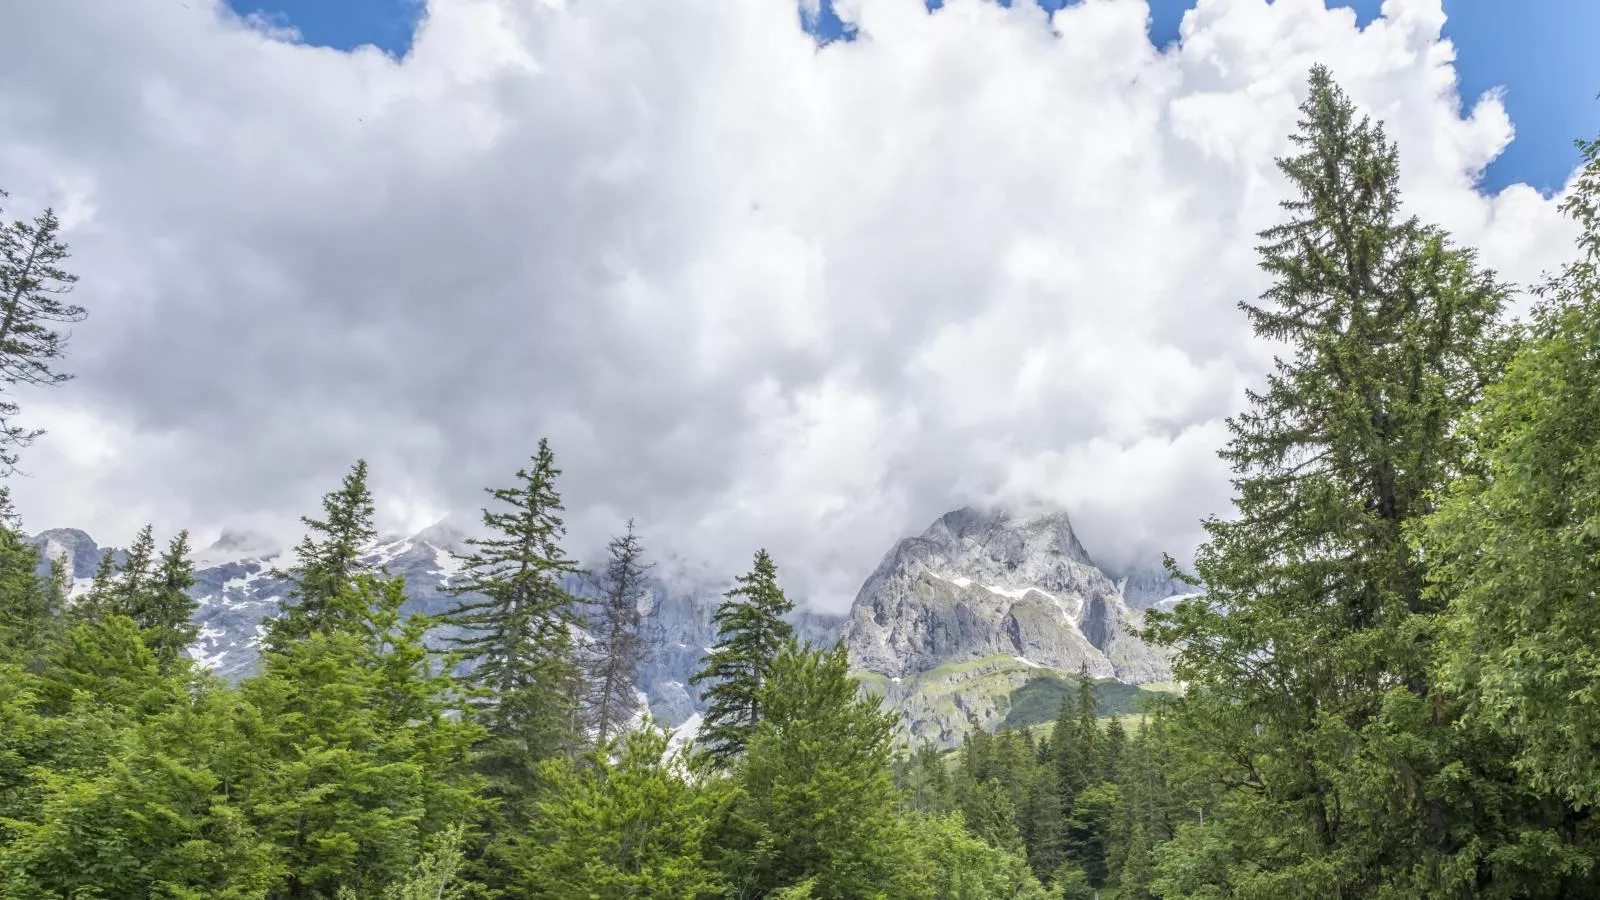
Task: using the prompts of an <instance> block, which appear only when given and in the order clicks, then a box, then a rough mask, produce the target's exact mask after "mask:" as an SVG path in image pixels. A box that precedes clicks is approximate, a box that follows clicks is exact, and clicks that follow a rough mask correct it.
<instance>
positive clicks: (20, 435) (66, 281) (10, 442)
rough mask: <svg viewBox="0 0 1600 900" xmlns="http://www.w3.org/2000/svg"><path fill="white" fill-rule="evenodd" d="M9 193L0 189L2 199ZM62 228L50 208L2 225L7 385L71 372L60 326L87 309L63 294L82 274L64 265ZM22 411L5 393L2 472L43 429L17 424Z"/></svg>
mask: <svg viewBox="0 0 1600 900" xmlns="http://www.w3.org/2000/svg"><path fill="white" fill-rule="evenodd" d="M6 196H7V195H6V192H5V191H0V200H4V199H5V197H6ZM60 230H61V222H60V220H59V219H57V218H56V215H55V213H54V212H53V211H52V210H49V209H47V210H45V211H44V212H43V213H40V214H39V215H38V216H37V217H36V218H34V220H33V221H32V222H24V221H22V220H20V219H19V220H16V221H14V222H12V223H11V224H10V225H7V226H0V382H3V383H4V384H6V385H8V386H9V385H18V384H29V385H54V384H60V383H61V382H63V381H66V380H68V379H70V378H71V377H72V376H71V375H68V374H66V373H65V372H58V371H56V369H55V368H54V366H55V363H56V360H59V359H60V358H61V357H62V355H63V353H64V352H65V350H66V345H67V336H66V335H65V334H62V333H61V332H60V331H57V330H56V328H55V326H56V325H58V324H62V323H71V322H79V321H82V320H83V319H84V317H85V316H86V315H87V313H85V312H84V309H83V307H81V306H75V305H73V304H71V303H67V302H66V301H65V300H64V299H63V298H64V297H65V295H66V294H68V293H69V292H71V290H72V286H73V284H74V283H75V282H77V280H78V277H77V276H76V275H73V274H71V273H69V272H67V271H66V270H65V269H63V268H62V267H61V264H62V263H63V262H65V261H66V259H67V255H68V254H67V247H66V245H65V244H63V243H61V241H60ZM17 413H18V406H17V402H16V401H15V400H13V399H11V398H10V397H8V396H0V474H4V473H9V472H11V471H13V470H14V469H15V467H16V464H17V451H18V449H19V448H22V447H26V446H27V445H28V444H30V443H32V441H33V439H34V438H36V437H38V436H39V435H40V434H42V433H43V432H40V431H38V430H34V429H28V428H24V427H22V426H21V425H18V424H16V422H15V418H16V415H17Z"/></svg>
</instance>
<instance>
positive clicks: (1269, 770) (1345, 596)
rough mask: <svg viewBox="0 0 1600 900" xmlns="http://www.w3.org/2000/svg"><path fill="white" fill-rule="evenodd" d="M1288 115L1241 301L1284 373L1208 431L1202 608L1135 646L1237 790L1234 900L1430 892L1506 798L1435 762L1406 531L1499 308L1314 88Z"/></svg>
mask: <svg viewBox="0 0 1600 900" xmlns="http://www.w3.org/2000/svg"><path fill="white" fill-rule="evenodd" d="M1301 111H1302V121H1301V123H1300V130H1299V132H1298V133H1297V134H1295V135H1294V136H1293V137H1292V140H1293V143H1294V146H1295V148H1296V153H1295V155H1292V156H1289V157H1287V158H1285V159H1282V160H1280V161H1279V168H1280V170H1281V171H1282V172H1283V173H1284V175H1285V176H1287V178H1288V180H1289V182H1290V185H1291V186H1292V188H1293V189H1294V194H1295V196H1294V197H1293V198H1292V199H1290V200H1289V201H1286V202H1285V203H1284V204H1283V207H1284V209H1285V211H1286V212H1287V214H1288V215H1287V218H1288V221H1286V222H1284V223H1283V224H1280V225H1276V226H1273V227H1272V228H1269V229H1267V230H1266V231H1264V232H1262V234H1261V237H1262V244H1261V247H1260V253H1261V265H1262V268H1263V269H1264V270H1265V271H1266V272H1267V273H1268V274H1269V275H1270V276H1272V278H1273V279H1274V282H1273V284H1272V286H1271V287H1270V288H1268V290H1267V291H1266V293H1265V294H1264V295H1263V297H1262V299H1261V301H1260V302H1259V303H1242V304H1241V307H1242V308H1243V310H1244V312H1245V314H1246V316H1247V318H1248V319H1249V321H1250V323H1251V325H1252V326H1253V327H1254V329H1255V331H1256V333H1257V334H1258V335H1259V336H1261V337H1262V338H1264V339H1266V340H1270V341H1274V342H1277V343H1280V344H1282V345H1284V346H1286V348H1287V355H1286V356H1285V357H1283V358H1280V359H1278V360H1277V361H1276V363H1275V370H1274V371H1273V372H1272V373H1271V374H1270V376H1269V377H1268V380H1267V385H1266V389H1265V390H1264V391H1261V392H1255V391H1252V392H1250V393H1249V395H1248V401H1249V406H1248V408H1247V409H1246V411H1244V412H1242V413H1240V414H1239V415H1237V416H1236V417H1234V418H1233V419H1231V420H1230V421H1229V429H1230V434H1231V438H1230V442H1229V444H1228V446H1227V448H1226V449H1225V450H1224V451H1223V452H1222V456H1223V458H1224V459H1226V460H1227V461H1228V462H1230V463H1231V465H1232V467H1233V469H1234V472H1235V473H1236V478H1235V481H1234V484H1235V488H1236V490H1237V497H1236V499H1235V504H1236V507H1237V512H1238V515H1237V516H1236V517H1233V518H1230V519H1227V520H1224V519H1220V518H1212V519H1210V520H1208V521H1207V522H1206V523H1205V527H1206V531H1207V533H1208V542H1207V543H1206V545H1205V546H1204V547H1202V548H1201V550H1200V552H1199V554H1198V556H1197V559H1196V563H1195V566H1196V569H1197V574H1198V576H1199V580H1200V581H1201V582H1202V583H1203V584H1204V586H1205V593H1204V595H1203V596H1202V597H1201V598H1200V599H1198V600H1193V601H1187V602H1185V603H1182V604H1180V605H1179V606H1178V608H1177V610H1176V611H1175V612H1174V613H1172V614H1170V615H1160V614H1157V615H1155V616H1153V617H1152V618H1153V620H1154V621H1155V622H1156V623H1157V624H1156V627H1155V628H1153V629H1152V631H1151V635H1152V636H1153V637H1154V638H1156V639H1157V640H1160V641H1162V642H1165V643H1170V644H1172V645H1174V646H1175V647H1176V658H1175V666H1174V668H1175V672H1176V676H1177V677H1178V678H1179V679H1181V680H1183V681H1185V682H1187V683H1189V684H1190V686H1191V687H1190V690H1189V692H1188V693H1187V694H1186V696H1185V698H1184V701H1183V702H1182V704H1180V705H1179V706H1178V710H1179V714H1178V715H1177V716H1175V718H1174V724H1176V725H1181V728H1182V732H1183V733H1184V734H1186V735H1187V738H1186V740H1192V741H1195V742H1201V743H1203V744H1205V745H1207V746H1209V747H1210V749H1211V752H1210V753H1209V754H1208V755H1207V756H1206V757H1205V759H1206V761H1207V762H1206V768H1207V769H1208V771H1196V772H1195V773H1194V774H1195V776H1196V777H1197V778H1200V779H1204V780H1208V781H1210V782H1211V783H1213V784H1216V783H1221V784H1228V785H1231V786H1234V787H1236V788H1238V790H1236V791H1234V792H1232V793H1230V794H1229V796H1230V797H1231V798H1232V801H1230V802H1232V803H1237V806H1236V807H1234V806H1229V807H1228V809H1236V810H1237V815H1235V816H1234V817H1232V818H1231V819H1229V820H1228V826H1229V828H1230V831H1229V835H1230V836H1231V846H1232V848H1233V850H1234V852H1235V853H1237V854H1238V857H1237V858H1238V859H1239V860H1240V862H1241V864H1242V865H1245V866H1248V869H1243V870H1240V871H1241V872H1246V871H1247V872H1248V873H1249V875H1248V879H1249V881H1248V884H1247V885H1246V886H1244V887H1240V886H1238V885H1235V887H1236V888H1239V889H1240V890H1242V891H1243V892H1244V894H1245V895H1254V894H1255V893H1257V892H1271V891H1289V892H1293V891H1296V890H1308V889H1310V888H1309V887H1308V886H1309V885H1317V887H1316V888H1315V889H1316V890H1318V891H1323V892H1325V893H1326V894H1327V895H1330V896H1345V897H1353V896H1378V895H1379V894H1378V893H1377V891H1378V890H1379V886H1380V885H1382V886H1383V890H1385V891H1390V892H1392V895H1393V896H1415V897H1421V896H1444V895H1446V894H1448V893H1449V892H1450V891H1461V890H1467V889H1468V887H1465V886H1463V885H1464V884H1465V885H1468V886H1470V885H1472V884H1475V882H1476V879H1477V877H1478V866H1479V864H1480V862H1482V860H1483V858H1482V856H1481V854H1482V853H1483V852H1484V847H1485V846H1486V845H1487V844H1486V842H1485V840H1484V838H1483V835H1482V834H1481V833H1480V831H1479V830H1480V829H1483V828H1491V829H1492V828H1497V827H1500V826H1499V825H1498V824H1497V823H1498V822H1499V821H1500V820H1501V818H1502V815H1503V811H1501V810H1495V809H1493V808H1492V805H1493V804H1492V802H1491V798H1499V799H1500V800H1503V799H1504V798H1506V797H1509V796H1513V795H1511V794H1506V793H1504V792H1500V791H1497V790H1495V789H1493V788H1488V787H1484V786H1483V785H1481V783H1479V782H1478V779H1479V778H1480V776H1481V774H1482V773H1481V772H1478V771H1476V770H1477V765H1478V763H1477V761H1472V760H1470V759H1469V761H1468V762H1467V765H1465V766H1464V767H1458V768H1452V767H1450V766H1449V765H1447V761H1448V760H1451V759H1457V760H1459V759H1462V758H1463V757H1462V754H1467V756H1468V757H1470V755H1471V753H1470V750H1469V749H1467V748H1463V747H1462V746H1460V745H1459V743H1458V742H1459V741H1460V740H1461V739H1462V735H1461V734H1460V733H1459V732H1456V731H1455V730H1453V729H1452V728H1451V727H1450V724H1449V722H1448V721H1447V718H1448V717H1444V719H1445V720H1441V717H1440V716H1439V715H1438V712H1439V710H1440V709H1441V706H1440V702H1439V701H1438V699H1437V698H1435V697H1434V695H1433V692H1432V689H1431V687H1430V683H1429V679H1428V674H1427V670H1428V663H1429V648H1430V642H1429V631H1430V624H1429V621H1430V616H1431V615H1432V614H1433V613H1435V612H1437V604H1436V603H1434V602H1433V601H1431V600H1429V599H1428V598H1427V597H1425V596H1424V594H1423V591H1422V587H1423V583H1424V576H1425V574H1426V570H1425V563H1424V561H1423V560H1422V558H1421V557H1420V556H1419V555H1417V554H1415V553H1413V552H1412V551H1411V550H1410V548H1409V547H1408V546H1407V542H1406V539H1405V534H1404V528H1405V525H1406V523H1407V522H1408V521H1410V520H1412V519H1414V518H1416V517H1418V516H1420V515H1422V514H1424V513H1426V512H1427V511H1428V509H1429V507H1430V503H1431V501H1430V497H1431V496H1432V494H1433V492H1435V491H1437V490H1438V489H1439V488H1441V487H1442V486H1443V485H1444V484H1445V483H1446V482H1447V480H1448V479H1449V478H1450V477H1451V475H1452V474H1453V473H1454V472H1457V471H1460V469H1461V467H1462V466H1463V464H1464V458H1465V456H1466V453H1467V447H1466V446H1465V443H1464V436H1463V434H1462V431H1461V429H1460V427H1459V425H1460V423H1461V421H1462V417H1463V415H1464V414H1465V413H1466V411H1467V410H1468V409H1469V408H1470V406H1471V404H1472V403H1473V402H1474V401H1475V400H1476V398H1477V397H1478V396H1479V395H1480V393H1481V390H1482V388H1483V386H1484V384H1485V383H1486V382H1487V381H1488V380H1489V378H1490V377H1491V374H1492V373H1493V371H1494V370H1495V368H1496V367H1497V365H1498V363H1499V361H1500V359H1501V356H1502V355H1503V347H1502V344H1501V343H1500V341H1499V340H1498V332H1497V329H1496V327H1495V324H1494V323H1495V319H1496V316H1497V313H1498V311H1499V309H1500V307H1501V304H1502V301H1503V297H1504V294H1505V291H1504V289H1503V288H1502V287H1501V286H1500V285H1499V284H1498V283H1497V282H1496V280H1495V279H1494V277H1493V276H1492V275H1491V274H1488V273H1485V272H1483V271H1481V270H1479V269H1478V268H1477V267H1476V265H1475V263H1474V260H1473V255H1472V254H1471V253H1470V252H1468V251H1465V250H1461V249H1458V248H1456V247H1453V246H1452V245H1451V244H1450V243H1449V241H1448V240H1447V238H1446V237H1445V235H1443V234H1442V233H1441V232H1439V231H1438V230H1437V229H1433V228H1429V227H1424V226H1423V225H1421V224H1419V223H1418V222H1417V221H1416V220H1415V219H1408V218H1403V217H1402V216H1401V213H1400V196H1399V191H1398V188H1397V180H1398V162H1397V154H1396V151H1395V148H1394V146H1393V145H1392V144H1391V143H1390V142H1389V141H1388V140H1387V139H1386V138H1385V136H1384V133H1383V130H1382V127H1381V126H1380V125H1377V124H1374V123H1372V122H1371V121H1370V120H1368V119H1365V118H1361V117H1358V116H1357V114H1356V111H1355V108H1354V106H1353V104H1352V103H1351V102H1350V101H1349V100H1348V99H1347V98H1346V96H1345V95H1344V93H1343V92H1342V91H1340V89H1339V88H1338V87H1337V86H1336V85H1335V84H1334V83H1333V80H1332V78H1331V77H1330V76H1329V74H1328V72H1327V70H1326V69H1323V68H1321V67H1317V68H1314V69H1313V70H1312V72H1311V75H1310V86H1309V95H1308V97H1307V99H1306V100H1305V102H1304V104H1303V105H1302V107H1301ZM1196 746H1197V747H1198V746H1199V744H1196ZM1396 779H1401V780H1404V781H1406V782H1409V783H1412V784H1415V785H1416V787H1415V788H1414V790H1412V791H1406V792H1397V791H1395V790H1394V789H1393V785H1394V784H1395V783H1396ZM1480 790H1481V791H1482V793H1481V794H1479V795H1478V796H1474V794H1475V793H1477V792H1479V791H1480ZM1226 812H1227V810H1218V811H1217V813H1218V818H1219V820H1220V819H1221V818H1222V817H1223V815H1224V814H1225V813H1226ZM1489 843H1492V841H1491V842H1489ZM1216 869H1217V867H1213V869H1212V870H1213V871H1214V870H1216ZM1240 877H1244V876H1240ZM1474 889H1475V888H1474ZM1386 896H1387V895H1386Z"/></svg>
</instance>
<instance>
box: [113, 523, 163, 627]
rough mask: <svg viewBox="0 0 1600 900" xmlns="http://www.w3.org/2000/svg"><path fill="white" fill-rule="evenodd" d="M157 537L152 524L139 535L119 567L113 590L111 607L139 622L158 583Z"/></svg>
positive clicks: (141, 530)
mask: <svg viewBox="0 0 1600 900" xmlns="http://www.w3.org/2000/svg"><path fill="white" fill-rule="evenodd" d="M155 552H156V539H155V534H154V532H153V531H152V530H151V527H150V526H149V525H146V526H144V527H143V528H141V529H139V534H138V536H136V537H135V538H134V539H133V544H132V545H130V546H129V547H128V555H127V556H126V557H125V558H124V559H123V561H122V565H121V566H120V567H118V571H117V578H116V581H115V582H114V583H113V585H112V588H111V597H112V600H111V605H112V609H113V610H115V611H116V612H117V613H119V614H121V615H124V616H127V617H128V618H130V619H132V620H134V621H135V622H138V621H139V617H140V613H141V611H142V610H143V608H144V606H145V603H146V602H147V600H148V596H147V595H148V594H149V592H150V589H151V586H152V585H153V584H154V583H155V571H154V567H155Z"/></svg>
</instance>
